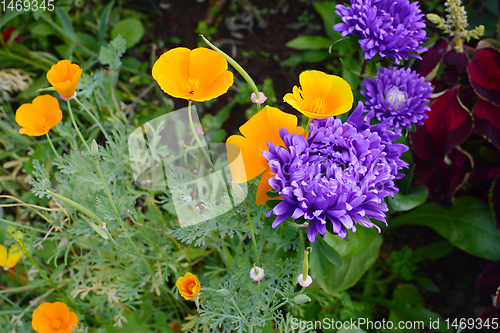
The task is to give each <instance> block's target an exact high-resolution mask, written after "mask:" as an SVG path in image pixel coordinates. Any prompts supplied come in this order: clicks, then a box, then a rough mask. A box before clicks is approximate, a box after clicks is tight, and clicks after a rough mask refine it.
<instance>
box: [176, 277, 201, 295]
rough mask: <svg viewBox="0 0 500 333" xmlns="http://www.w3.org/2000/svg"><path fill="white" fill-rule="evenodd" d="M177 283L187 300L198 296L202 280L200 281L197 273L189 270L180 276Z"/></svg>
mask: <svg viewBox="0 0 500 333" xmlns="http://www.w3.org/2000/svg"><path fill="white" fill-rule="evenodd" d="M175 285H176V286H177V289H179V293H180V294H181V296H182V297H184V298H185V299H187V300H190V299H191V298H193V297H195V296H197V295H198V294H199V293H200V290H201V285H200V281H198V278H197V277H196V276H195V275H193V274H191V273H189V272H187V273H186V274H184V276H180V277H179V278H178V279H177V282H176V283H175Z"/></svg>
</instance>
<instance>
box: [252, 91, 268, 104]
mask: <svg viewBox="0 0 500 333" xmlns="http://www.w3.org/2000/svg"><path fill="white" fill-rule="evenodd" d="M250 99H251V100H252V103H256V104H264V102H265V101H266V99H267V97H266V95H264V93H263V92H259V98H257V97H256V96H255V93H254V92H253V93H252V95H250Z"/></svg>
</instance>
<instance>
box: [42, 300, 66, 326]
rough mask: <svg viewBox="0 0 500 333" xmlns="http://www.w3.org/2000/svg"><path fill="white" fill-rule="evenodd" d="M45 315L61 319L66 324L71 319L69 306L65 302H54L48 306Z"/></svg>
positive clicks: (53, 318)
mask: <svg viewBox="0 0 500 333" xmlns="http://www.w3.org/2000/svg"><path fill="white" fill-rule="evenodd" d="M45 315H46V316H47V317H49V318H50V319H52V320H59V321H60V322H61V323H63V324H65V323H67V322H68V321H69V318H70V317H69V308H68V306H67V305H66V304H65V303H63V302H54V303H52V304H51V306H50V308H47V310H46V311H45Z"/></svg>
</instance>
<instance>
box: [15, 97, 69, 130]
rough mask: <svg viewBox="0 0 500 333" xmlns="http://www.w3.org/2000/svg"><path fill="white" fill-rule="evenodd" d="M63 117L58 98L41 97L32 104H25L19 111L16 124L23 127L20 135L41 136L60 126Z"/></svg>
mask: <svg viewBox="0 0 500 333" xmlns="http://www.w3.org/2000/svg"><path fill="white" fill-rule="evenodd" d="M62 116H63V115H62V111H61V109H60V108H59V102H58V101H57V98H55V97H53V96H50V95H41V96H38V97H36V98H35V99H34V100H33V102H32V103H26V104H23V105H21V106H20V107H19V108H18V109H17V111H16V123H17V124H18V125H19V126H21V129H20V130H19V133H21V134H26V135H29V136H40V135H44V134H46V133H47V132H48V131H50V129H51V128H52V127H54V126H56V125H57V124H59V123H60V122H61V120H62Z"/></svg>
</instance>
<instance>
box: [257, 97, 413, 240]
mask: <svg viewBox="0 0 500 333" xmlns="http://www.w3.org/2000/svg"><path fill="white" fill-rule="evenodd" d="M362 113H363V108H362V105H361V106H360V107H358V108H357V109H356V111H355V112H354V113H353V115H352V116H351V117H350V118H349V121H348V122H346V123H342V122H341V121H340V120H339V119H334V118H333V117H332V118H328V119H326V120H322V121H318V120H314V121H313V123H312V124H311V132H310V134H309V137H308V138H307V139H306V138H305V137H304V136H301V135H297V134H293V135H292V134H290V133H289V132H288V131H287V130H286V129H282V130H280V136H281V138H282V139H283V142H284V143H285V146H286V148H285V147H280V146H275V145H273V144H272V143H268V147H269V151H264V152H262V153H263V155H264V156H265V158H266V159H267V160H268V162H269V166H270V168H271V170H272V171H273V172H274V173H275V176H274V178H271V179H270V180H269V185H271V187H272V188H273V189H274V190H276V191H278V192H279V194H280V195H281V196H282V197H283V199H284V200H283V201H282V202H280V203H279V204H278V205H276V206H275V207H274V208H273V209H272V210H271V211H269V212H268V213H267V216H268V217H270V216H271V214H274V215H276V216H277V217H276V219H275V220H274V222H273V228H276V227H277V226H278V225H279V224H280V223H281V222H283V221H284V220H285V219H287V218H289V217H292V218H293V219H298V218H301V217H303V218H304V219H305V220H307V221H308V222H309V228H308V232H307V236H308V238H309V240H310V241H311V242H314V240H315V238H316V235H317V234H318V233H319V234H321V235H324V234H325V233H326V231H327V230H329V231H330V232H331V233H334V234H338V235H339V236H340V237H342V238H345V236H346V234H347V229H351V230H352V231H353V232H355V231H356V225H357V224H358V223H359V224H361V225H363V226H365V227H368V228H371V227H375V228H377V229H379V228H378V226H377V225H376V224H374V223H373V222H371V221H370V220H369V219H370V218H374V219H377V220H379V221H383V222H385V214H384V212H385V211H387V206H386V204H385V202H384V198H385V197H386V196H388V195H391V196H393V195H394V194H395V193H397V192H398V188H397V187H396V186H395V185H394V179H395V178H396V177H397V176H398V170H399V169H400V168H401V167H404V166H407V165H406V163H404V162H403V161H401V160H400V156H401V153H402V152H403V151H405V149H404V148H402V147H399V146H400V145H397V146H395V147H392V146H391V145H392V141H390V140H391V138H389V137H388V136H387V135H385V134H382V136H384V135H385V138H384V139H383V138H382V137H381V135H379V133H378V130H377V129H374V130H371V128H370V125H369V119H368V118H366V116H363V114H362ZM365 118H366V119H365ZM356 126H360V127H359V128H357V127H356ZM380 130H381V132H384V130H383V129H382V127H381V128H380ZM385 131H387V130H385ZM401 146H403V147H405V146H404V145H401ZM379 231H380V229H379Z"/></svg>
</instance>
